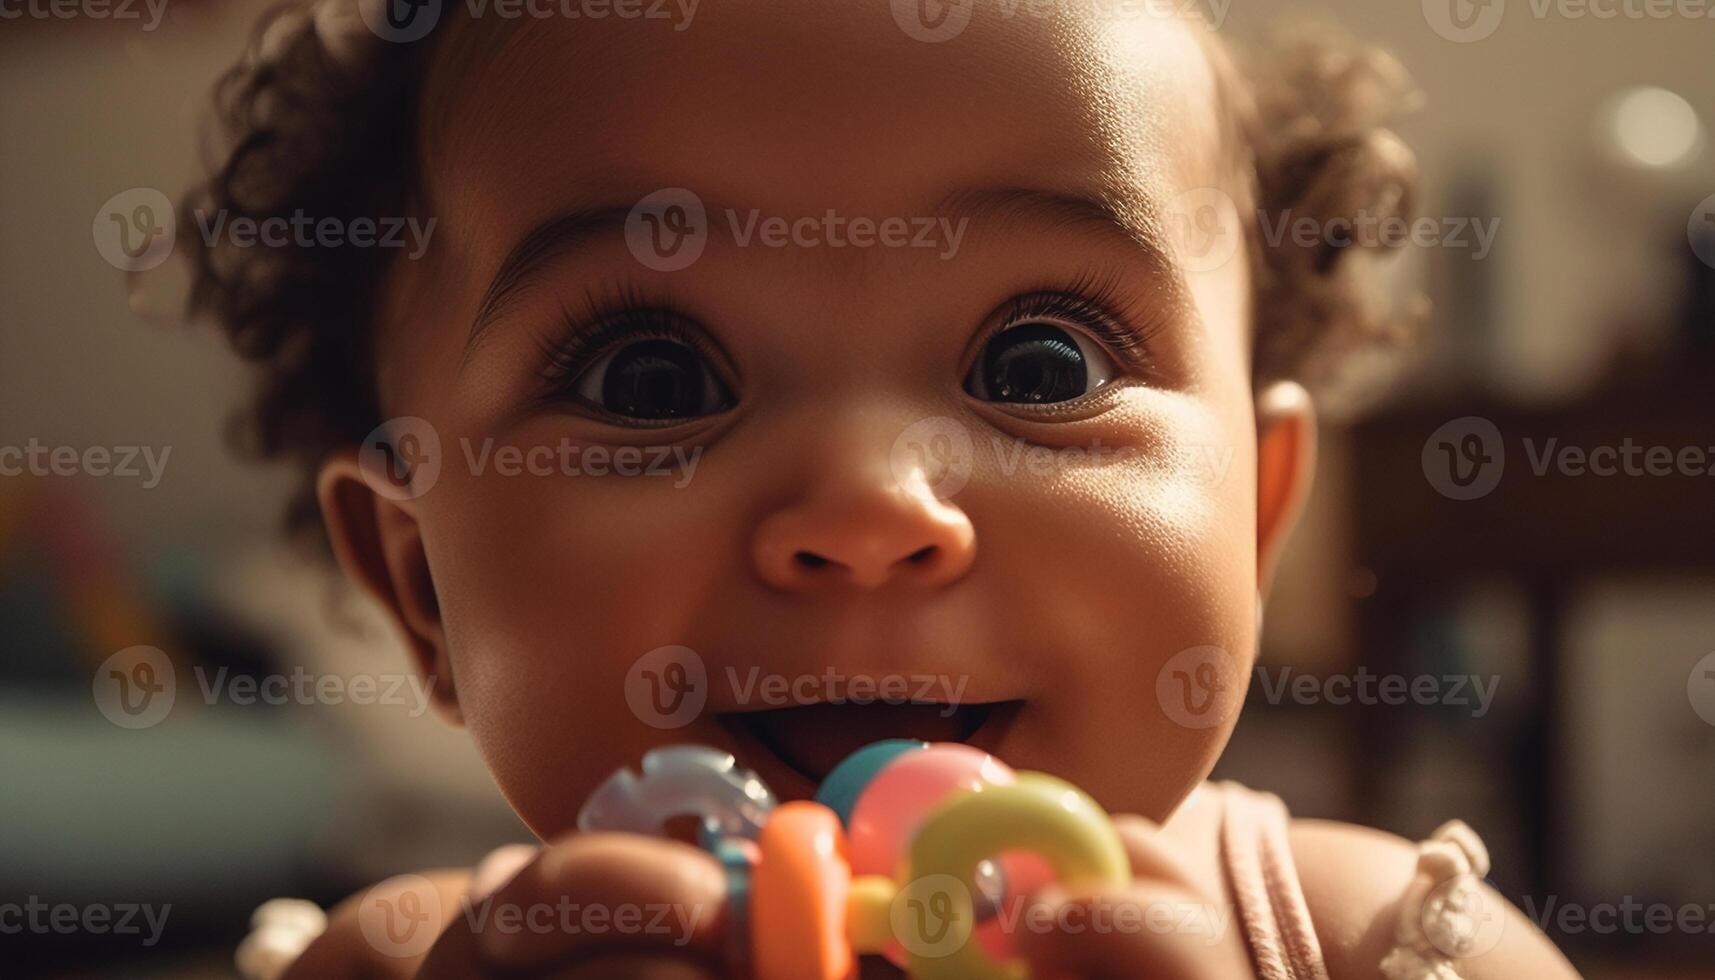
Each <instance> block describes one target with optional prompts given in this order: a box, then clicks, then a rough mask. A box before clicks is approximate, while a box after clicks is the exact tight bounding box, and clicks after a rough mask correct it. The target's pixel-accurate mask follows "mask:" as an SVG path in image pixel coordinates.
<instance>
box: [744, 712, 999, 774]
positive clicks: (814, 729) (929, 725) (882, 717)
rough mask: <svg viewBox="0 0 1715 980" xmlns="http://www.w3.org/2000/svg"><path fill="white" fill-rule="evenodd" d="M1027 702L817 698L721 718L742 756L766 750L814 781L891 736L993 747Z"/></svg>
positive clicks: (792, 769)
mask: <svg viewBox="0 0 1715 980" xmlns="http://www.w3.org/2000/svg"><path fill="white" fill-rule="evenodd" d="M1023 705H1024V702H1023V701H1016V700H1014V701H987V702H980V703H965V704H955V703H948V702H925V701H913V702H906V703H893V704H888V703H879V702H878V703H870V704H847V703H816V704H807V705H798V706H794V707H789V708H773V709H769V710H762V711H740V712H729V713H726V714H722V715H720V716H719V720H720V723H721V725H722V726H723V727H724V728H725V729H726V730H727V732H728V733H729V734H731V735H732V736H733V737H734V738H735V739H736V740H737V741H738V742H739V743H740V745H741V746H742V749H741V751H740V752H739V755H740V757H741V758H742V757H743V756H745V755H747V754H750V753H751V752H763V753H766V754H767V755H770V756H773V757H774V759H776V760H778V761H779V762H780V763H782V764H784V766H785V767H786V768H787V769H789V770H791V772H792V773H794V774H796V775H797V776H800V777H802V778H803V779H804V780H806V781H807V782H808V783H809V784H810V785H812V786H814V785H816V784H819V783H820V782H821V781H822V779H823V778H824V777H826V776H827V774H828V773H829V772H830V771H831V770H832V769H833V768H834V766H835V765H837V764H838V763H839V762H840V760H842V759H844V758H845V757H846V756H848V755H850V754H851V753H852V752H854V751H856V750H857V749H859V748H862V747H863V746H865V745H868V744H869V743H871V742H877V741H880V740H882V739H887V738H913V739H918V740H920V741H924V742H966V743H969V744H971V745H974V746H976V747H977V748H981V749H984V750H985V751H991V752H992V751H994V748H995V746H997V745H998V743H999V742H1000V740H1001V738H1002V737H1004V735H1005V734H1006V729H1007V727H1008V726H1009V725H1010V724H1011V722H1012V720H1013V718H1014V717H1015V716H1016V715H1017V713H1018V710H1019V709H1020V708H1022V707H1023ZM746 750H748V751H746ZM760 768H763V769H768V768H773V767H770V766H767V765H762V766H760Z"/></svg>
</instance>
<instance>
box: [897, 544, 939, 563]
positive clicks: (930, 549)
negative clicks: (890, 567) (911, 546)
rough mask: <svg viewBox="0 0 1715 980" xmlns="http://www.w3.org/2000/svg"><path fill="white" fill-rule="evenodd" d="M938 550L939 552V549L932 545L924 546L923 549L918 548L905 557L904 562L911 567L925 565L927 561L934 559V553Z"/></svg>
mask: <svg viewBox="0 0 1715 980" xmlns="http://www.w3.org/2000/svg"><path fill="white" fill-rule="evenodd" d="M939 550H940V549H939V548H937V547H935V546H934V545H932V544H929V545H924V546H923V547H921V548H918V549H917V550H916V551H913V552H912V553H911V554H909V555H906V556H905V560H906V561H908V562H910V563H911V564H913V565H922V564H925V563H927V562H928V561H929V559H931V558H934V557H935V552H937V551H939Z"/></svg>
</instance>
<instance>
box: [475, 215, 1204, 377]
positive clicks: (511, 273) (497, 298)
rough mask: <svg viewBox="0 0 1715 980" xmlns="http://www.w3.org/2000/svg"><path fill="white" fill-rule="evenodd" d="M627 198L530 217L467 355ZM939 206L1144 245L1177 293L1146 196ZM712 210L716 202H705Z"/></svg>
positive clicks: (493, 285)
mask: <svg viewBox="0 0 1715 980" xmlns="http://www.w3.org/2000/svg"><path fill="white" fill-rule="evenodd" d="M631 210H632V208H631V206H630V205H608V206H603V207H595V208H583V209H579V210H575V211H568V212H564V213H561V214H558V215H555V216H554V217H551V218H548V219H547V220H545V221H543V222H542V223H540V224H538V225H536V226H535V227H534V228H532V229H531V230H530V231H529V232H528V233H526V234H525V235H524V237H523V238H522V239H520V240H519V242H518V244H517V245H515V246H513V247H512V250H511V251H510V252H508V253H507V255H506V258H505V259H503V260H502V261H501V263H500V268H499V270H498V271H497V272H496V273H495V274H494V278H493V279H492V280H490V281H489V284H488V288H487V289H486V290H484V292H483V296H482V301H481V302H480V303H479V304H478V306H477V312H476V317H475V318H474V319H473V320H472V323H471V329H470V335H469V336H468V337H467V338H466V340H465V356H466V357H467V358H468V357H469V356H470V353H471V351H473V350H474V349H475V348H476V345H477V342H478V341H479V340H480V338H481V337H482V335H483V333H484V331H485V330H487V328H488V327H489V325H490V324H492V323H493V322H494V321H495V320H496V319H498V318H499V317H500V315H501V314H502V313H504V312H505V310H506V307H507V306H508V305H509V304H510V303H511V302H512V301H513V300H514V299H516V298H517V297H518V296H519V295H520V294H521V293H523V292H524V291H526V290H527V289H528V288H529V287H530V285H531V284H532V283H534V282H535V281H536V279H537V278H538V277H539V275H540V274H541V273H542V271H543V270H544V269H546V268H547V267H549V266H551V265H553V264H555V263H556V262H559V261H560V260H562V259H563V258H565V257H566V256H567V255H568V254H571V253H573V252H576V251H578V250H580V249H582V248H584V247H586V246H587V245H589V243H591V242H592V241H594V240H598V239H602V238H609V237H613V236H616V235H620V234H623V232H624V230H625V223H626V220H627V219H628V218H629V217H630V215H631ZM936 210H937V213H939V214H943V215H955V216H959V217H970V218H979V219H985V220H986V219H999V220H1020V221H1023V220H1033V221H1045V222H1048V223H1052V224H1059V225H1062V226H1065V227H1081V228H1088V229H1091V230H1093V231H1094V232H1096V233H1097V234H1099V235H1102V236H1105V237H1108V238H1111V239H1112V240H1113V241H1114V242H1115V244H1118V245H1121V246H1124V247H1127V248H1129V249H1132V250H1134V251H1139V252H1141V253H1142V255H1143V257H1144V259H1145V261H1146V262H1147V263H1148V264H1149V265H1150V267H1151V269H1152V271H1154V272H1155V273H1156V274H1157V275H1158V276H1160V277H1161V279H1162V282H1163V284H1164V286H1165V288H1166V289H1167V291H1168V293H1169V294H1170V296H1172V297H1173V298H1174V299H1175V300H1176V301H1177V300H1179V299H1180V298H1181V297H1182V295H1183V294H1182V291H1181V286H1180V283H1179V280H1178V275H1177V273H1176V271H1175V266H1174V263H1173V260H1172V257H1171V253H1170V251H1169V249H1168V247H1167V243H1166V242H1165V241H1164V240H1163V238H1162V235H1161V230H1160V228H1161V226H1160V222H1159V221H1158V220H1156V219H1155V217H1154V214H1153V211H1152V210H1151V209H1150V208H1149V207H1147V205H1146V204H1145V202H1143V201H1142V200H1140V199H1138V198H1137V197H1136V196H1135V195H1131V194H1123V193H1122V194H1115V193H1107V192H1097V193H1079V192H1065V191H1050V190H1042V189H1038V188H1031V187H992V188H966V189H961V190H957V191H954V192H952V193H951V194H948V195H947V196H946V197H944V198H942V200H941V202H940V205H939V207H938V208H937V209H936ZM709 211H710V213H713V211H714V209H713V208H710V209H709Z"/></svg>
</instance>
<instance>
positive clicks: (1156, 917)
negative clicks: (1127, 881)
mask: <svg viewBox="0 0 1715 980" xmlns="http://www.w3.org/2000/svg"><path fill="white" fill-rule="evenodd" d="M1033 902H1035V903H1040V904H1043V905H1046V906H1047V908H1046V910H1045V913H1044V914H1040V915H1038V916H1036V917H1034V918H1032V919H1030V920H1029V921H1032V922H1036V923H1047V924H1048V925H1047V927H1046V928H1043V927H1032V928H1030V929H1026V930H1024V931H1022V932H1021V933H1020V935H1019V936H1018V951H1019V953H1020V954H1021V955H1022V956H1024V958H1025V959H1026V960H1028V961H1029V962H1030V964H1031V967H1032V969H1033V975H1036V976H1050V977H1078V978H1107V977H1114V978H1132V977H1151V978H1154V980H1214V978H1223V977H1240V976H1248V975H1249V973H1248V970H1249V965H1248V963H1247V961H1246V958H1245V955H1244V950H1243V948H1242V944H1235V943H1232V942H1229V941H1228V938H1229V932H1228V930H1229V929H1230V928H1231V926H1232V920H1231V915H1230V914H1226V913H1224V912H1223V911H1222V909H1221V908H1220V907H1219V906H1217V905H1214V904H1211V903H1208V902H1204V901H1201V900H1199V899H1198V898H1196V897H1195V896H1194V895H1193V894H1192V893H1191V892H1189V891H1187V890H1185V889H1182V888H1176V887H1172V886H1170V885H1163V884H1159V883H1157V882H1153V881H1143V880H1140V881H1138V882H1135V883H1134V884H1132V885H1131V886H1130V887H1127V888H1122V889H1115V890H1110V891H1104V892H1099V893H1095V894H1081V895H1069V894H1068V893H1066V892H1065V891H1063V890H1062V889H1060V888H1059V887H1058V886H1049V887H1047V888H1044V889H1042V890H1041V891H1040V892H1038V893H1037V895H1036V896H1035V898H1034V899H1033Z"/></svg>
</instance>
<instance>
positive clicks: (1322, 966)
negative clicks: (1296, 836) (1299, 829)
mask: <svg viewBox="0 0 1715 980" xmlns="http://www.w3.org/2000/svg"><path fill="white" fill-rule="evenodd" d="M1220 788H1221V796H1222V805H1223V813H1222V818H1221V856H1222V863H1223V864H1225V865H1226V869H1227V877H1228V881H1229V883H1230V885H1231V887H1232V890H1233V900H1234V901H1235V902H1236V903H1237V904H1238V915H1239V921H1240V923H1241V924H1242V925H1243V926H1244V930H1245V940H1246V942H1247V943H1248V944H1249V945H1250V950H1251V959H1252V960H1253V961H1254V963H1255V965H1256V973H1257V976H1258V977H1259V978H1261V980H1328V966H1327V964H1326V963H1325V962H1324V961H1323V959H1322V944H1321V942H1320V941H1319V940H1318V939H1317V938H1316V929H1315V926H1314V925H1313V924H1312V923H1311V921H1310V908H1309V906H1307V905H1306V904H1305V902H1304V890H1303V889H1302V888H1301V887H1300V886H1299V882H1298V869H1297V867H1296V866H1295V865H1294V864H1293V861H1292V847H1291V844H1290V843H1289V841H1288V840H1287V836H1286V828H1287V823H1286V821H1287V814H1286V805H1285V804H1284V803H1282V802H1281V801H1280V798H1279V797H1277V796H1275V795H1273V794H1271V793H1258V792H1255V791H1253V790H1250V789H1246V788H1245V787H1243V786H1240V785H1239V784H1237V783H1231V782H1228V783H1221V784H1220Z"/></svg>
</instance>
